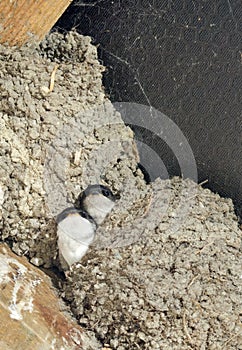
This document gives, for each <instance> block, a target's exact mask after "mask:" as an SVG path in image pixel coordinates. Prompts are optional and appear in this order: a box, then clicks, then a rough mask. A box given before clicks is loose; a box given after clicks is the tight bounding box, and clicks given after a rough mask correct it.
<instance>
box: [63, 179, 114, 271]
mask: <svg viewBox="0 0 242 350" xmlns="http://www.w3.org/2000/svg"><path fill="white" fill-rule="evenodd" d="M117 198H119V196H117V195H114V194H113V193H112V191H111V190H110V189H109V188H108V187H106V186H103V185H90V186H88V187H87V189H86V190H84V191H83V192H82V193H81V194H80V195H79V196H78V198H77V200H76V202H75V207H70V208H67V209H65V210H63V211H62V212H61V213H60V214H59V215H58V216H57V237H58V241H57V244H58V249H59V258H60V263H61V265H62V267H63V268H64V269H66V267H70V266H71V265H72V264H74V263H76V262H78V261H80V260H81V258H82V257H83V256H84V255H85V254H86V252H87V250H88V248H89V245H90V244H91V243H92V242H93V240H94V237H95V232H96V229H97V226H98V225H99V224H101V223H102V222H103V220H104V219H105V217H106V216H107V214H108V213H109V212H110V211H111V210H112V208H113V207H114V205H115V201H116V199H117ZM63 260H64V261H63Z"/></svg>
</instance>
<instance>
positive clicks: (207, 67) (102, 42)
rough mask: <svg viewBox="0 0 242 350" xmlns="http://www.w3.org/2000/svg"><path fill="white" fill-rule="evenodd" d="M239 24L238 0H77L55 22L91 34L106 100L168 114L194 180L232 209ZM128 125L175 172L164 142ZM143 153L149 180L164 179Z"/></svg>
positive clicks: (241, 83) (236, 178)
mask: <svg viewBox="0 0 242 350" xmlns="http://www.w3.org/2000/svg"><path fill="white" fill-rule="evenodd" d="M241 27H242V5H241V0H230V1H229V0H221V1H219V0H215V1H211V0H209V1H202V0H172V1H171V0H159V1H158V0H131V1H122V0H120V1H118V0H114V1H110V0H107V1H98V0H97V1H80V0H78V1H74V2H73V3H72V5H71V6H70V7H69V8H68V9H67V11H66V12H65V13H64V15H63V16H62V17H61V18H60V20H59V21H58V22H57V24H56V26H55V28H58V29H61V30H63V29H64V31H65V30H67V31H68V30H70V29H73V28H75V29H76V30H77V31H78V32H80V33H81V34H84V35H90V36H91V37H92V38H93V42H94V44H97V45H99V46H98V50H99V58H100V60H101V62H102V63H103V64H104V65H105V66H106V67H107V69H106V72H105V74H104V86H105V88H106V92H107V94H108V95H109V96H110V99H111V101H113V102H116V101H121V102H136V103H140V104H145V105H148V106H152V107H154V108H156V109H157V110H159V111H160V112H162V113H164V114H165V115H166V116H168V117H169V118H170V119H172V120H173V121H174V122H175V123H176V124H177V126H178V127H179V128H180V130H181V131H182V132H183V134H184V135H185V137H186V139H187V140H188V142H189V144H190V146H191V148H192V151H193V153H194V156H195V159H196V163H197V167H198V181H199V182H200V181H203V180H205V179H208V183H207V185H206V186H207V187H209V188H210V189H212V190H213V191H215V192H218V193H220V194H221V195H223V196H226V197H227V196H228V197H231V198H233V200H234V202H235V204H236V205H237V208H238V209H239V211H240V213H241V207H242V114H241V95H242V94H241V88H242V74H241V73H242V69H241V68H242V45H241ZM147 118H149V116H147ZM124 120H125V122H126V123H129V118H128V117H125V118H124ZM148 124H149V120H148V119H147V125H148ZM135 131H136V135H137V138H138V139H139V140H142V141H143V142H146V143H147V144H148V145H149V146H151V147H152V148H153V149H154V150H155V151H156V152H157V153H158V154H159V156H160V158H161V159H162V160H163V162H164V164H165V168H166V171H167V173H168V174H169V175H170V176H172V175H176V174H180V169H179V164H178V162H177V160H176V156H175V155H174V154H172V151H171V149H169V147H167V145H166V144H165V142H163V141H162V140H159V139H157V137H155V135H153V136H154V137H152V136H151V135H146V132H145V130H141V129H137V130H135ZM145 158H146V157H145V154H142V152H141V163H142V165H143V166H144V167H145V168H146V170H147V171H148V172H149V173H150V175H151V178H152V179H153V177H155V176H156V175H160V176H161V177H163V178H164V177H166V174H165V172H163V170H162V169H159V168H158V169H156V168H153V169H151V168H150V165H149V164H148V163H147V159H145Z"/></svg>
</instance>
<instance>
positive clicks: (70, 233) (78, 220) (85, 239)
mask: <svg viewBox="0 0 242 350" xmlns="http://www.w3.org/2000/svg"><path fill="white" fill-rule="evenodd" d="M96 228H97V225H96V223H95V221H94V220H93V218H92V217H91V216H90V215H89V214H88V213H87V212H85V211H83V210H81V209H77V208H73V207H71V208H66V209H65V210H63V211H62V212H61V213H60V214H59V215H58V216H57V237H58V249H59V257H60V262H61V265H62V267H65V265H66V264H67V265H68V267H69V266H71V265H72V264H74V263H75V262H78V261H79V260H80V259H81V258H82V257H83V256H84V255H85V254H86V252H87V250H88V248H89V245H90V244H91V243H92V241H93V239H94V237H95V230H96ZM63 259H64V262H63ZM65 263H66V264H65Z"/></svg>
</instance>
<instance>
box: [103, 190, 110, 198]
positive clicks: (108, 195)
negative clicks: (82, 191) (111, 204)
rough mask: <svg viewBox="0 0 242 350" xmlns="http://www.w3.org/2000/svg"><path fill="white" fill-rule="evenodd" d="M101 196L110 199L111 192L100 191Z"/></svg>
mask: <svg viewBox="0 0 242 350" xmlns="http://www.w3.org/2000/svg"><path fill="white" fill-rule="evenodd" d="M102 195H103V196H105V197H110V195H111V192H110V191H109V190H106V189H102Z"/></svg>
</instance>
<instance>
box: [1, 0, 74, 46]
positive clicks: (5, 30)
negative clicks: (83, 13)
mask: <svg viewBox="0 0 242 350" xmlns="http://www.w3.org/2000/svg"><path fill="white" fill-rule="evenodd" d="M71 2H72V0H1V1H0V43H8V44H9V45H18V46H21V45H22V44H24V43H26V42H27V41H31V40H33V39H35V40H41V39H43V38H44V36H45V35H46V34H47V33H48V32H49V31H50V29H51V28H52V27H53V25H54V24H55V23H56V21H57V20H58V18H59V17H60V16H61V15H62V13H63V12H64V11H65V10H66V8H67V7H68V6H69V5H70V3H71Z"/></svg>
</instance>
